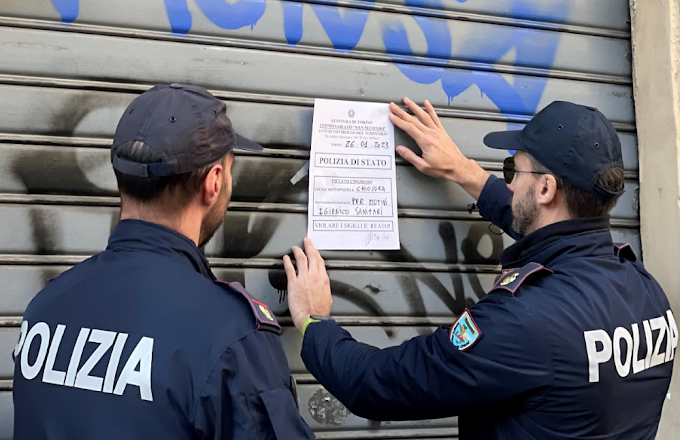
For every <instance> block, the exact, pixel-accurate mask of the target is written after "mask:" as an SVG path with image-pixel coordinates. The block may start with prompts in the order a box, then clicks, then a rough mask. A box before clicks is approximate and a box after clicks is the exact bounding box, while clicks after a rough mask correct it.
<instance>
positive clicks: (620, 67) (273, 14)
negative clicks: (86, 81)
mask: <svg viewBox="0 0 680 440" xmlns="http://www.w3.org/2000/svg"><path fill="white" fill-rule="evenodd" d="M139 3H140V2H137V1H134V0H125V1H120V0H119V1H116V2H102V3H99V4H97V6H96V7H91V8H87V9H85V8H84V9H83V11H82V13H81V14H80V15H79V16H78V18H77V19H76V20H74V21H73V22H72V24H73V25H77V26H80V27H72V28H71V29H74V30H78V29H87V28H88V26H92V25H95V26H107V28H113V29H108V32H116V33H119V34H121V33H125V32H130V30H131V29H134V30H136V31H137V30H143V31H151V32H156V33H158V32H166V33H167V32H170V31H171V30H175V31H176V32H175V35H174V38H179V35H182V34H184V33H185V32H184V30H185V28H183V27H182V25H181V24H179V23H178V18H179V16H180V14H179V13H168V14H165V13H164V7H163V5H162V4H161V3H160V2H155V3H154V2H143V3H142V5H140V4H139ZM240 3H241V5H242V6H245V5H251V6H248V7H252V10H253V14H252V15H251V16H248V17H243V20H244V21H238V19H236V20H232V21H231V22H228V23H227V22H224V21H220V20H218V19H214V15H213V14H212V13H211V12H210V11H208V13H207V14H204V13H203V12H202V11H201V10H200V8H196V7H194V8H193V10H191V9H190V10H189V11H188V13H189V15H190V16H191V18H190V20H188V21H185V23H186V24H185V27H186V25H187V24H189V21H190V23H191V30H190V31H189V32H188V33H186V34H188V35H190V36H191V37H192V38H197V37H207V38H206V41H205V43H206V44H207V43H210V44H219V43H222V44H227V43H228V44H235V45H238V44H257V45H258V46H262V47H266V46H267V45H286V46H287V47H286V48H285V50H288V51H292V50H296V49H297V50H300V51H304V50H309V49H343V50H348V49H351V50H352V52H353V53H354V54H355V55H356V54H363V55H364V56H371V54H373V56H383V57H384V56H385V54H386V53H387V54H390V55H392V56H393V57H394V58H395V60H400V61H404V60H406V59H408V57H409V56H410V57H413V56H419V55H425V57H422V58H421V59H420V62H422V63H428V62H429V63H438V62H439V63H441V62H444V63H456V62H463V63H465V62H467V63H477V65H476V67H477V68H479V67H481V66H480V65H479V64H484V63H486V64H495V65H496V68H498V67H499V66H500V65H501V64H502V65H504V66H505V67H506V68H510V69H522V68H529V69H543V70H547V71H549V72H551V73H550V74H552V75H558V74H562V75H569V73H568V72H571V73H579V74H582V75H583V74H590V75H607V76H610V77H611V78H610V80H612V81H628V82H629V81H630V76H631V72H630V69H631V66H630V61H629V59H628V57H629V55H628V52H630V43H629V41H627V40H624V39H620V38H606V37H593V36H590V35H579V34H572V33H570V34H566V35H559V34H556V33H555V32H553V31H547V30H541V29H532V28H526V29H524V30H523V31H522V32H521V33H518V32H517V31H516V29H514V28H512V27H509V26H506V25H499V24H490V23H487V22H480V21H470V20H469V19H465V20H462V19H455V16H454V17H453V19H448V20H447V19H443V18H434V17H427V16H423V15H419V16H418V18H417V19H414V18H413V16H411V15H406V14H395V13H394V11H392V12H381V11H379V10H376V9H377V8H380V3H378V4H374V5H373V11H372V12H370V13H369V11H368V10H366V9H358V8H357V7H356V6H361V5H362V4H363V5H364V6H369V5H370V4H369V3H367V2H347V3H346V5H348V6H350V7H338V6H332V5H323V4H314V5H305V4H304V3H301V2H297V1H274V0H272V1H268V2H266V5H265V4H264V3H263V2H261V1H259V0H243V1H242V2H240ZM326 3H330V2H326ZM471 3H474V2H471ZM477 3H480V2H477ZM553 3H555V2H553ZM227 5H228V4H227ZM262 5H264V6H265V7H264V8H262V9H258V6H262ZM343 6H344V5H343ZM135 9H136V10H139V9H143V10H142V11H140V12H141V13H138V14H135V15H134V17H132V19H131V17H130V15H129V14H128V13H126V12H125V11H128V10H135ZM552 9H553V10H555V6H554V5H553V7H552ZM624 10H625V9H624ZM412 12H414V13H415V12H424V11H412ZM555 12H558V11H556V10H555ZM0 16H6V17H20V18H32V19H41V20H49V21H52V22H55V21H57V22H58V21H60V17H59V14H58V13H57V11H56V10H54V11H49V10H46V8H44V7H41V6H40V5H39V4H37V3H36V2H30V4H29V5H26V6H25V7H22V10H21V11H16V10H13V7H12V2H10V4H6V5H0ZM338 16H342V22H343V23H352V24H353V25H351V26H347V27H339V26H338V25H337V23H336V21H337V19H336V17H338ZM596 16H597V15H596ZM599 16H600V17H602V14H600V15H599ZM489 18H491V17H489ZM246 20H247V21H250V22H254V23H253V24H254V26H253V27H252V28H251V27H250V26H248V25H246V26H243V25H242V23H245V21H246ZM248 24H249V23H248ZM34 25H35V24H34ZM239 25H241V26H239ZM236 27H238V29H234V28H236ZM404 36H407V37H408V38H407V39H404ZM435 38H436V39H437V42H436V44H435V41H434V39H435ZM224 39H228V40H227V41H224ZM556 39H559V44H557V45H556V47H555V49H554V50H555V54H554V58H553V59H552V62H549V59H548V58H547V57H545V56H543V55H544V54H543V53H542V52H543V51H546V50H551V48H552V46H553V42H552V40H556ZM512 40H514V41H515V42H518V43H519V44H523V45H527V46H532V49H533V50H534V51H535V53H533V54H532V55H531V56H521V55H518V56H516V57H514V58H513V57H508V58H507V59H504V60H502V61H501V62H497V61H498V60H497V57H498V55H497V53H498V52H499V51H500V52H502V53H505V52H506V51H507V48H506V47H505V46H507V44H508V41H512ZM252 42H255V43H252ZM449 42H450V43H449ZM536 42H541V43H540V44H536ZM508 47H509V46H508ZM594 54H597V56H592V55H594ZM199 60H200V61H201V62H202V61H203V60H202V59H201V58H195V59H194V61H195V62H199ZM199 65H200V64H199ZM558 72H561V73H558Z"/></svg>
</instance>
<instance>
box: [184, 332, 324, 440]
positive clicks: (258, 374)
mask: <svg viewBox="0 0 680 440" xmlns="http://www.w3.org/2000/svg"><path fill="white" fill-rule="evenodd" d="M194 427H195V429H196V431H197V433H198V438H201V439H206V440H227V439H229V440H250V439H272V438H275V439H280V440H282V439H285V440H288V439H295V440H297V439H313V438H314V433H313V432H312V430H311V429H310V428H309V426H308V425H307V423H306V422H305V421H304V420H303V419H302V417H301V416H300V413H299V411H298V407H297V403H296V401H295V398H294V397H293V390H292V381H291V376H290V371H289V369H288V363H287V361H286V357H285V354H284V352H283V347H282V346H281V342H280V341H279V337H278V335H276V334H274V333H272V332H269V331H257V330H255V331H253V332H252V333H250V334H248V335H247V336H245V337H244V338H242V339H241V340H239V341H236V342H234V343H232V344H231V345H230V346H229V347H228V348H227V349H226V350H225V351H224V353H223V354H222V356H221V357H220V359H218V361H217V362H216V364H215V366H214V368H213V369H212V372H211V374H210V377H209V378H208V380H207V382H206V383H205V386H204V387H203V389H202V390H201V392H200V397H199V399H198V401H197V403H196V410H195V416H194Z"/></svg>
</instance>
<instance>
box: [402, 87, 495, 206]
mask: <svg viewBox="0 0 680 440" xmlns="http://www.w3.org/2000/svg"><path fill="white" fill-rule="evenodd" d="M404 104H406V106H407V107H408V108H409V110H411V111H412V112H413V114H414V115H415V116H413V115H410V114H408V113H406V112H405V111H404V110H402V109H401V108H400V107H399V106H397V105H396V104H395V103H393V102H392V103H390V110H391V111H392V114H390V120H391V121H392V123H393V124H394V125H396V126H397V127H399V128H401V129H402V130H404V131H405V132H406V133H407V134H408V135H409V136H411V137H412V138H413V140H415V141H416V143H417V144H418V146H419V147H420V149H421V150H422V152H423V156H422V157H420V156H418V155H417V154H416V153H414V152H413V151H411V150H409V149H408V148H406V147H404V146H403V145H400V146H398V147H397V153H399V155H400V156H401V157H403V158H404V159H406V160H407V161H409V162H411V163H412V164H413V166H415V167H416V168H417V169H418V170H419V171H420V172H422V173H425V174H427V175H428V176H432V177H443V178H445V179H449V180H452V181H454V182H456V183H458V184H460V185H461V186H462V187H463V188H464V189H465V190H466V191H468V192H469V193H470V194H471V195H472V196H473V197H474V198H475V199H477V198H479V194H480V193H481V191H482V188H484V184H485V183H486V181H487V179H488V178H489V173H487V172H486V171H484V170H483V169H482V168H481V167H480V166H479V165H478V164H477V162H475V161H474V160H470V159H468V158H467V157H465V156H464V155H463V153H461V152H460V150H459V149H458V146H457V145H456V144H455V142H453V140H452V139H451V137H450V136H449V135H448V133H446V130H444V126H443V125H442V123H441V121H440V120H439V116H437V113H436V112H435V110H434V107H432V104H430V102H429V101H425V109H426V110H427V111H425V110H423V109H422V108H420V107H419V106H418V105H416V103H415V102H413V101H411V100H410V99H408V98H404Z"/></svg>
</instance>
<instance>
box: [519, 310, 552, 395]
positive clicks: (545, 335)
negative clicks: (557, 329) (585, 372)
mask: <svg viewBox="0 0 680 440" xmlns="http://www.w3.org/2000/svg"><path fill="white" fill-rule="evenodd" d="M520 301H521V300H520ZM521 302H522V304H523V305H524V307H526V308H527V309H529V311H530V312H531V313H532V314H533V315H534V317H535V318H536V322H538V325H540V326H541V331H542V332H543V337H544V338H545V343H546V345H547V346H548V355H549V356H550V389H549V390H548V391H547V392H546V393H545V396H543V399H541V401H540V402H538V403H537V404H536V405H535V407H534V408H538V407H539V406H541V405H542V404H543V403H545V401H546V400H547V399H548V396H549V395H550V393H552V391H553V388H554V387H555V360H554V358H553V353H552V345H551V344H550V339H548V334H547V333H546V331H545V327H544V326H543V322H541V320H540V319H539V318H538V315H537V314H536V312H535V311H534V309H533V308H532V307H531V306H530V305H529V304H527V303H525V302H524V301H521Z"/></svg>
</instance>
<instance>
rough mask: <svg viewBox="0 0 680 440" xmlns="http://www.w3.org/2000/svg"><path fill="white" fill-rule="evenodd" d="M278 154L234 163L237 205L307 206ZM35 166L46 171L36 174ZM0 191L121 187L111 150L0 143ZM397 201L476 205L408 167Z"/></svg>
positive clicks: (628, 203)
mask: <svg viewBox="0 0 680 440" xmlns="http://www.w3.org/2000/svg"><path fill="white" fill-rule="evenodd" d="M274 154H275V153H274ZM274 154H271V155H269V156H239V157H237V158H236V160H235V161H234V167H233V169H232V175H233V176H234V187H233V193H232V200H233V201H243V202H258V203H291V204H303V205H306V204H307V196H308V186H309V179H308V178H307V176H305V177H303V178H301V179H300V180H299V181H298V182H296V183H295V184H293V183H292V182H291V179H293V177H294V176H295V175H296V173H297V172H298V170H300V168H302V167H303V166H304V164H305V163H306V162H307V159H305V158H294V157H285V158H283V157H275V156H274ZM41 165H42V166H41ZM495 165H497V166H500V163H498V164H495ZM36 167H41V168H42V169H43V172H41V173H35V172H34V170H35V168H36ZM497 174H500V173H497ZM423 186H427V187H428V188H429V191H427V192H426V193H425V194H422V192H421V188H422V187H423ZM637 190H638V184H637V183H636V182H634V181H629V182H627V184H626V193H625V194H624V196H623V197H622V198H621V199H619V201H618V203H617V206H616V208H615V209H614V210H613V212H612V216H613V217H615V218H625V219H635V218H637V217H638V211H637V209H636V208H635V206H634V196H635V194H636V192H637ZM0 192H2V193H27V194H78V195H89V196H110V195H117V186H116V180H115V176H114V174H113V170H112V168H111V165H110V154H109V151H108V149H104V148H83V147H68V146H66V147H62V146H44V145H35V146H30V147H27V146H26V145H21V144H9V143H8V144H0ZM397 197H398V199H397V200H398V206H399V207H400V208H403V209H409V208H412V209H432V210H443V211H465V210H466V209H467V205H468V203H471V202H473V199H472V198H471V197H470V196H469V195H468V194H467V193H466V192H465V191H464V190H463V189H462V188H461V187H460V186H458V185H456V184H454V183H452V182H450V181H445V180H442V179H432V178H429V177H427V176H424V175H423V174H422V173H420V172H419V171H417V170H416V169H415V168H414V167H412V166H410V165H406V164H404V165H401V166H398V167H397Z"/></svg>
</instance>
